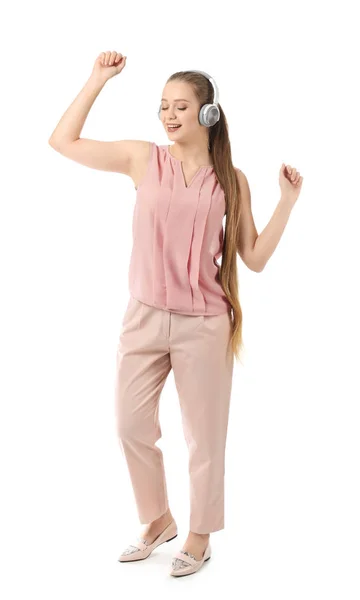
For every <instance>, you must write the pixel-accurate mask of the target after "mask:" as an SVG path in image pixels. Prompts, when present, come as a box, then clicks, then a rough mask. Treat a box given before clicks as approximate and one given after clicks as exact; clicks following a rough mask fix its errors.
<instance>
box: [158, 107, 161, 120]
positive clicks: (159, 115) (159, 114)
mask: <svg viewBox="0 0 360 600" xmlns="http://www.w3.org/2000/svg"><path fill="white" fill-rule="evenodd" d="M158 117H159V119H161V104H160V106H159V110H158Z"/></svg>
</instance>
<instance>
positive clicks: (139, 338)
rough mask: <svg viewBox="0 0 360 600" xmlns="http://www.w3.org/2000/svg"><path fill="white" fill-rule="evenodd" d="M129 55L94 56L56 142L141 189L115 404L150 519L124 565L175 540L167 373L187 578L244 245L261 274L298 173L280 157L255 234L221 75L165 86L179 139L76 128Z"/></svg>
mask: <svg viewBox="0 0 360 600" xmlns="http://www.w3.org/2000/svg"><path fill="white" fill-rule="evenodd" d="M125 64H126V56H123V55H122V54H119V53H116V52H110V51H108V52H102V53H101V54H100V55H99V56H98V57H97V59H96V61H95V65H94V68H93V71H92V74H91V76H90V78H89V80H88V81H87V83H86V85H85V86H84V88H83V89H82V90H81V92H80V93H79V95H78V96H77V98H76V99H75V100H74V102H73V103H72V104H71V105H70V107H69V108H68V110H67V111H66V112H65V114H64V115H63V117H62V118H61V120H60V121H59V123H58V125H57V127H56V128H55V130H54V132H53V134H52V136H51V138H50V140H49V143H50V144H51V146H52V147H53V148H54V149H55V150H57V151H58V152H60V153H61V154H63V155H64V156H67V157H68V158H70V159H72V160H75V161H77V162H79V163H81V164H83V165H86V166H88V167H93V168H94V169H101V170H105V171H116V172H119V173H123V174H125V175H128V176H129V177H131V178H132V180H133V182H134V186H135V189H136V190H137V197H136V204H135V208H134V217H133V249H132V254H131V259H130V268H129V291H130V298H129V303H128V306H127V309H126V312H125V315H124V318H123V322H122V330H121V334H120V340H119V345H118V349H117V370H116V390H115V399H116V403H115V406H116V417H117V419H116V423H117V433H118V437H119V443H120V447H121V449H122V452H123V455H124V457H125V460H126V463H127V467H128V469H129V473H130V477H131V482H132V487H133V491H134V497H135V501H136V505H137V510H138V514H139V519H140V522H141V523H143V524H146V527H145V528H144V529H143V531H142V533H141V535H140V536H138V537H137V538H136V540H135V541H134V543H133V544H130V545H129V546H128V547H127V548H126V549H125V551H124V552H123V553H122V554H121V555H120V557H119V561H120V562H128V561H133V560H142V559H145V558H147V557H148V556H149V555H150V554H151V552H152V551H153V550H154V548H156V547H157V546H159V545H160V544H162V543H164V542H166V541H170V540H171V539H173V538H175V537H176V536H177V525H176V522H175V520H174V518H173V516H172V514H171V511H170V508H169V503H168V496H167V488H166V481H165V473H164V465H163V456H162V452H161V450H160V448H158V447H157V446H156V445H155V443H156V441H157V440H158V439H159V438H160V437H161V429H160V423H159V418H158V412H159V398H160V394H161V390H162V388H163V386H164V384H165V380H166V377H167V375H168V373H169V372H170V370H171V369H173V372H174V379H175V384H176V388H177V391H178V395H179V401H180V407H181V413H182V423H183V428H184V435H185V439H186V442H187V444H188V448H189V475H190V527H189V533H188V536H187V538H186V539H185V542H184V544H183V546H182V548H181V550H180V551H179V552H177V553H176V554H175V556H174V557H173V560H172V570H171V571H170V574H171V575H175V576H182V575H187V574H190V573H194V572H196V571H198V570H199V569H200V567H201V566H202V565H203V564H204V562H205V561H207V560H208V559H209V558H210V556H211V547H210V533H212V532H215V531H219V530H221V529H223V528H224V475H225V445H226V435H227V426H228V414H229V404H230V395H231V385H232V373H233V362H234V356H235V357H236V358H237V359H239V356H240V350H241V348H242V312H241V307H240V303H239V298H238V279H237V266H236V258H237V254H239V256H240V257H241V258H242V260H243V261H244V263H245V264H246V265H247V266H248V267H249V269H251V270H253V271H256V272H260V271H262V269H263V268H264V266H265V264H266V263H267V261H268V260H269V258H270V256H271V255H272V254H273V252H274V250H275V248H276V246H277V244H278V242H279V240H280V238H281V235H282V232H283V230H284V228H285V226H286V223H287V221H288V218H289V215H290V212H291V210H292V208H293V206H294V204H295V202H296V200H297V198H298V196H299V194H300V191H301V187H302V181H303V177H301V176H300V173H299V172H298V171H297V170H296V169H295V168H292V167H290V165H287V166H285V165H284V164H282V166H281V168H280V173H279V184H280V189H281V198H280V201H279V203H278V205H277V207H276V209H275V212H274V214H273V216H272V218H271V220H270V222H269V224H268V225H267V226H266V227H265V229H264V231H263V232H262V233H261V234H260V235H258V233H257V230H256V227H255V224H254V220H253V216H252V212H251V201H250V190H249V185H248V182H247V178H246V176H245V174H244V173H243V172H242V171H241V170H240V169H238V168H236V167H234V166H233V164H232V158H231V147H230V141H229V136H228V127H227V121H226V118H225V114H224V112H223V110H222V107H221V105H220V104H219V102H218V90H217V86H216V83H215V81H214V79H213V78H212V77H210V76H209V75H207V74H206V73H204V72H202V71H180V72H177V73H174V74H173V75H171V77H169V79H168V80H167V82H166V85H165V87H164V89H163V91H162V98H161V105H160V107H159V113H158V115H159V118H160V119H161V122H162V124H163V127H164V130H165V132H166V134H167V135H168V138H169V140H171V141H172V142H173V144H171V145H170V144H169V145H168V144H166V145H157V144H156V143H154V142H148V141H136V140H123V141H115V142H101V141H95V140H89V139H85V138H80V134H81V130H82V127H83V125H84V122H85V119H86V117H87V115H88V113H89V110H90V108H91V107H92V105H93V103H94V101H95V99H96V97H97V96H98V94H99V93H100V91H101V90H102V88H103V86H104V85H105V83H106V81H107V80H108V79H110V78H111V77H113V76H114V75H117V74H119V73H121V71H122V70H123V68H124V66H125ZM225 215H226V226H225V229H223V226H222V222H223V219H224V216H225ZM220 256H222V260H221V266H220V265H219V264H218V262H217V259H218V258H219V257H220Z"/></svg>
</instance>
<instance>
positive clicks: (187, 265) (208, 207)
mask: <svg viewBox="0 0 360 600" xmlns="http://www.w3.org/2000/svg"><path fill="white" fill-rule="evenodd" d="M150 145H151V147H150V156H149V162H148V168H147V171H146V174H145V176H144V178H143V180H142V181H141V183H140V184H139V185H138V187H137V188H135V189H137V194H136V202H135V207H134V213H133V222H132V234H133V248H132V252H131V257H130V266H129V291H130V295H131V296H132V297H133V298H135V299H137V300H139V301H140V302H143V303H145V304H148V305H150V306H154V307H156V308H160V309H163V310H168V311H171V312H176V313H181V314H185V315H217V314H221V313H224V312H227V311H230V310H231V304H230V303H229V302H228V300H227V298H226V296H225V294H224V291H223V289H222V287H221V284H220V280H219V277H218V271H219V267H220V266H219V265H218V263H217V259H218V258H219V257H220V256H221V251H222V244H223V237H224V230H223V226H222V221H223V218H224V215H225V196H224V192H223V190H222V189H221V187H220V184H219V183H218V180H217V178H216V175H215V170H214V167H213V166H212V165H210V166H209V165H208V166H202V167H200V168H199V169H198V171H197V172H196V173H195V175H194V177H193V178H192V180H191V181H190V182H189V184H188V186H186V184H185V180H184V175H183V171H182V163H181V161H180V160H179V159H177V158H175V157H174V156H172V154H170V151H169V146H168V145H162V146H158V145H157V144H155V143H154V142H150Z"/></svg>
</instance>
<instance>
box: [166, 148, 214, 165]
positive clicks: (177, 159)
mask: <svg viewBox="0 0 360 600" xmlns="http://www.w3.org/2000/svg"><path fill="white" fill-rule="evenodd" d="M166 149H167V152H168V154H169V156H171V158H173V159H174V160H176V161H177V162H178V163H181V164H182V163H183V161H182V160H180V158H176V156H174V155H173V154H171V152H170V146H169V144H168V145H167V146H166ZM213 166H214V165H200V167H198V169H210V168H212V167H213Z"/></svg>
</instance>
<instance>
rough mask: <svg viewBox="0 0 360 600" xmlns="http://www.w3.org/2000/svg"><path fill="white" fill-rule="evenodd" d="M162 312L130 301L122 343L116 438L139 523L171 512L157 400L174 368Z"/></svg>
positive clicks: (117, 364) (116, 383)
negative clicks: (128, 479)
mask: <svg viewBox="0 0 360 600" xmlns="http://www.w3.org/2000/svg"><path fill="white" fill-rule="evenodd" d="M161 327H162V322H161V311H160V310H158V309H155V308H152V307H149V306H147V305H144V304H142V303H141V302H139V301H137V300H135V299H132V298H131V299H130V301H129V304H128V308H127V310H126V313H125V316H124V319H123V327H122V332H121V335H120V339H119V345H118V349H117V360H116V377H115V413H116V426H117V435H118V440H119V444H120V447H121V449H122V453H123V455H124V457H125V460H126V463H127V467H128V471H129V475H130V479H131V483H132V487H133V492H134V496H135V501H136V505H137V510H138V515H139V519H140V522H141V523H150V522H151V521H154V520H155V519H157V518H158V517H159V516H161V515H162V514H163V513H164V512H166V510H167V509H168V496H167V488H166V480H165V471H164V463H163V455H162V451H161V449H160V448H159V447H158V446H156V441H157V440H159V439H160V437H161V427H160V422H159V399H160V394H161V391H162V388H163V386H164V384H165V381H166V378H167V375H168V373H169V371H170V369H171V363H170V357H169V353H168V349H167V347H166V344H165V343H164V342H166V340H165V338H164V337H163V336H162V335H161V333H162V330H161Z"/></svg>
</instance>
